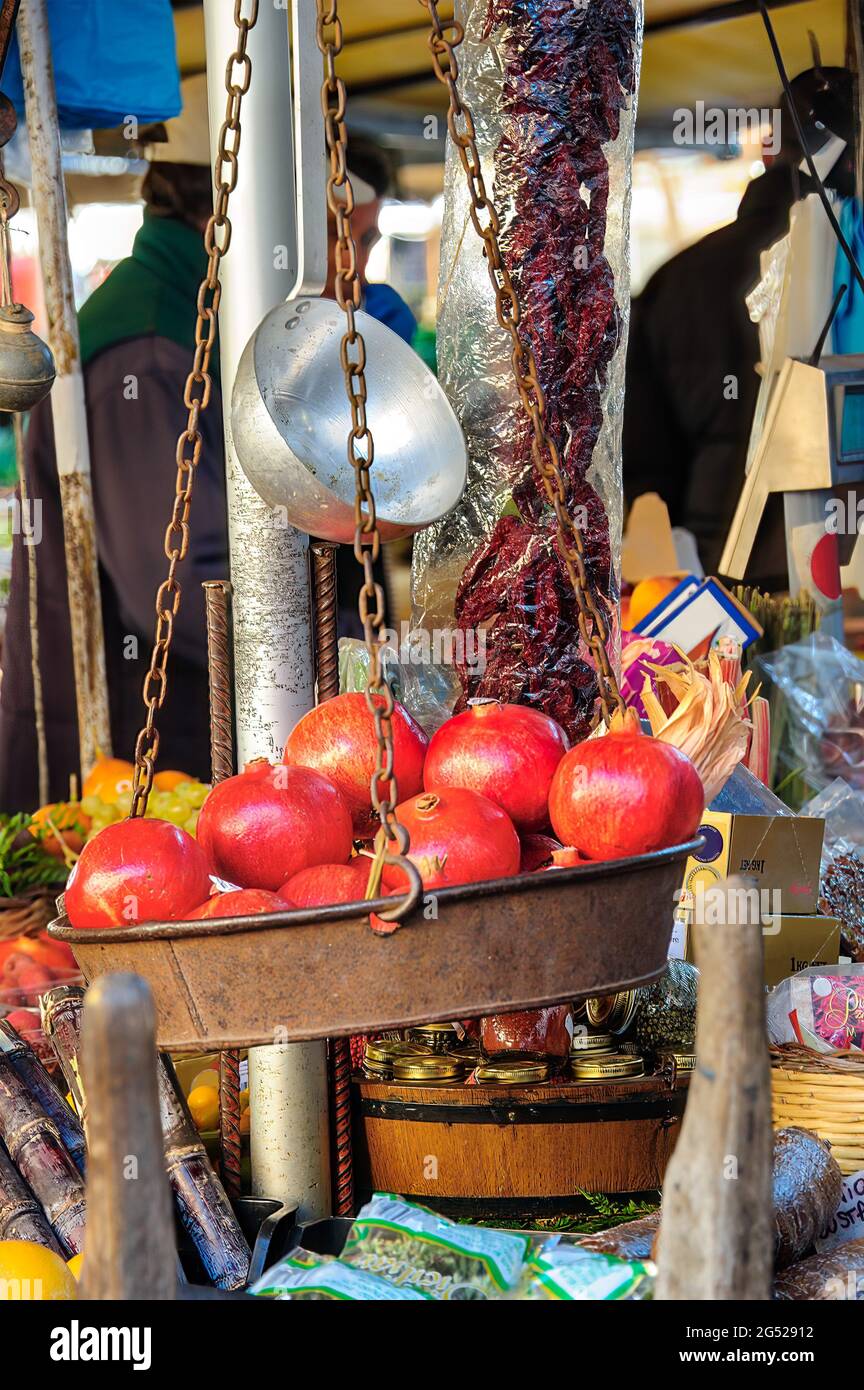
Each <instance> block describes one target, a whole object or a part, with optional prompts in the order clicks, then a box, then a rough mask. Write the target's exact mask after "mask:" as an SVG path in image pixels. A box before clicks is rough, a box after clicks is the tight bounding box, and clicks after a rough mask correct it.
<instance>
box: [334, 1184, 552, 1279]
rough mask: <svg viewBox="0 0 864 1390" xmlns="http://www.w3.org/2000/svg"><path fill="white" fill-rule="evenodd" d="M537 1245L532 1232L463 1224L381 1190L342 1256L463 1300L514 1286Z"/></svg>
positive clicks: (357, 1264) (371, 1269)
mask: <svg viewBox="0 0 864 1390" xmlns="http://www.w3.org/2000/svg"><path fill="white" fill-rule="evenodd" d="M531 1248H532V1238H531V1236H529V1235H527V1234H523V1233H521V1232H516V1231H514V1232H509V1231H493V1230H484V1229H482V1228H480V1227H475V1226H464V1225H459V1224H457V1222H455V1221H448V1220H447V1218H446V1217H444V1216H437V1215H436V1214H435V1213H434V1212H431V1211H427V1210H426V1208H425V1207H420V1206H416V1205H415V1204H414V1203H413V1202H406V1201H404V1200H403V1199H402V1198H401V1197H397V1196H395V1195H394V1194H393V1193H389V1192H376V1193H375V1195H374V1197H373V1198H372V1200H371V1202H367V1204H366V1206H365V1207H363V1208H362V1210H361V1211H360V1213H359V1215H358V1216H357V1217H356V1218H355V1220H354V1223H353V1225H352V1227H351V1230H350V1231H349V1233H348V1239H347V1240H346V1242H345V1248H344V1249H343V1251H342V1254H341V1255H340V1257H339V1258H340V1261H341V1262H343V1263H347V1264H349V1265H351V1266H352V1267H353V1268H354V1269H356V1270H363V1271H365V1272H366V1273H367V1274H374V1275H378V1276H379V1277H380V1278H381V1279H385V1280H386V1281H387V1282H388V1283H389V1284H394V1285H396V1286H397V1287H399V1288H402V1289H412V1290H415V1291H417V1292H418V1293H420V1294H421V1295H424V1296H426V1297H432V1298H434V1299H439V1300H446V1301H448V1302H456V1301H460V1302H461V1301H463V1300H465V1299H476V1298H496V1297H498V1296H499V1295H500V1294H501V1293H504V1292H506V1291H507V1290H509V1289H512V1288H514V1287H515V1285H516V1284H517V1283H518V1281H519V1278H520V1276H521V1274H522V1270H523V1266H524V1264H525V1261H526V1258H527V1256H528V1254H529V1252H530V1250H531Z"/></svg>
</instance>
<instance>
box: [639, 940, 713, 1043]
mask: <svg viewBox="0 0 864 1390" xmlns="http://www.w3.org/2000/svg"><path fill="white" fill-rule="evenodd" d="M698 987H699V971H698V970H697V969H696V966H695V965H691V964H690V963H689V961H686V960H670V962H669V968H668V969H667V971H666V973H665V974H664V975H661V976H660V979H659V980H655V982H654V984H653V985H648V986H647V987H646V988H645V989H640V990H639V991H638V1001H639V1002H638V1005H637V1009H636V1022H635V1034H636V1041H637V1042H638V1044H639V1046H640V1047H641V1048H643V1049H644V1050H645V1051H646V1052H659V1051H662V1049H664V1048H670V1047H681V1048H686V1047H689V1046H691V1045H692V1043H693V1039H694V1038H695V1036H696V997H697V993H698Z"/></svg>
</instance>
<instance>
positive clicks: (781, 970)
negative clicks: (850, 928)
mask: <svg viewBox="0 0 864 1390" xmlns="http://www.w3.org/2000/svg"><path fill="white" fill-rule="evenodd" d="M762 944H763V946H764V949H765V983H766V985H768V986H769V988H771V989H773V988H774V986H775V985H779V983H780V981H781V980H785V979H786V977H787V975H795V974H797V973H798V971H799V970H806V969H807V967H808V966H810V965H836V964H837V961H838V959H839V957H840V923H839V922H838V920H837V918H836V917H819V916H816V917H781V918H780V919H779V922H778V921H775V922H774V923H773V925H772V927H768V928H766V930H765V935H764V936H763V938H762Z"/></svg>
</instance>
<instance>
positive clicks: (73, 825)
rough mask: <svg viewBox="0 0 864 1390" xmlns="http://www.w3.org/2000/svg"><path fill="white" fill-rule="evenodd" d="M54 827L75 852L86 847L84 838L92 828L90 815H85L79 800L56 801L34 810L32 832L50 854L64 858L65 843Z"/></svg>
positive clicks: (66, 844)
mask: <svg viewBox="0 0 864 1390" xmlns="http://www.w3.org/2000/svg"><path fill="white" fill-rule="evenodd" d="M49 820H50V821H51V825H50V826H49V824H48V822H49ZM52 827H53V829H52ZM54 829H56V830H59V832H60V834H61V835H62V837H63V844H64V845H65V846H66V848H67V849H69V850H71V851H72V853H73V854H79V853H80V852H81V850H82V849H83V848H84V840H85V838H86V835H87V832H88V830H89V829H90V817H89V816H85V814H84V812H83V811H82V810H81V807H80V806H79V805H78V803H77V801H54V802H51V803H50V804H49V805H48V806H40V807H39V810H38V811H34V812H33V815H32V816H31V818H30V826H29V830H30V834H31V835H35V837H36V839H37V840H39V842H40V843H41V845H42V848H43V849H44V850H47V852H48V853H49V854H53V855H56V857H57V858H58V859H62V858H63V845H61V844H60V841H59V840H58V839H57V836H56V835H55V834H54Z"/></svg>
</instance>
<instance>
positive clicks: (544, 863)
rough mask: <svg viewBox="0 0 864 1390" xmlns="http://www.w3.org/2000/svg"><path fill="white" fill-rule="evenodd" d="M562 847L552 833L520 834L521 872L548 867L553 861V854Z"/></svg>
mask: <svg viewBox="0 0 864 1390" xmlns="http://www.w3.org/2000/svg"><path fill="white" fill-rule="evenodd" d="M561 848H562V845H561V844H560V842H559V841H558V840H553V838H552V836H551V835H520V836H519V850H520V857H519V872H520V874H533V873H536V871H537V870H538V869H545V868H547V867H548V865H550V864H551V863H552V856H553V854H555V853H557V852H558V851H559V850H560V849H561Z"/></svg>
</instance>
